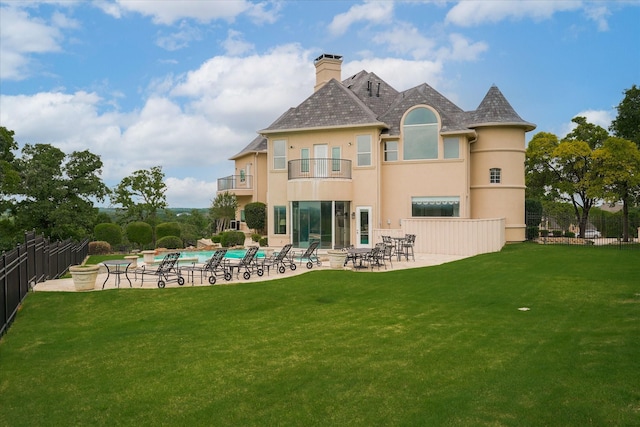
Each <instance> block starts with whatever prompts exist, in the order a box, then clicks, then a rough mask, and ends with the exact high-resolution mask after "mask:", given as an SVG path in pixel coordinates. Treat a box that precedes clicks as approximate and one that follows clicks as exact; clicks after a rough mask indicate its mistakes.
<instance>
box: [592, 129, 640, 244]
mask: <svg viewBox="0 0 640 427" xmlns="http://www.w3.org/2000/svg"><path fill="white" fill-rule="evenodd" d="M593 160H594V170H595V173H594V177H593V188H594V192H595V194H596V195H597V196H599V197H601V198H603V199H604V200H606V201H608V202H611V203H614V202H617V201H620V200H622V218H623V222H622V236H623V239H624V241H625V242H628V241H629V207H630V206H631V205H633V203H634V201H635V200H637V198H638V197H639V196H640V150H639V149H638V147H637V146H636V145H635V144H634V143H633V142H632V141H629V140H626V139H622V138H615V137H610V138H608V139H607V140H606V141H605V142H604V144H603V145H602V147H601V148H599V149H597V150H595V151H594V152H593Z"/></svg>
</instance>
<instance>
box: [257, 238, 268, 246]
mask: <svg viewBox="0 0 640 427" xmlns="http://www.w3.org/2000/svg"><path fill="white" fill-rule="evenodd" d="M258 244H259V245H260V246H269V240H268V239H267V238H266V237H263V238H261V239H260V243H258Z"/></svg>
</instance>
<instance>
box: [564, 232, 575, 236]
mask: <svg viewBox="0 0 640 427" xmlns="http://www.w3.org/2000/svg"><path fill="white" fill-rule="evenodd" d="M564 237H576V233H574V232H573V231H565V233H564Z"/></svg>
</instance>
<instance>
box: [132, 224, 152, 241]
mask: <svg viewBox="0 0 640 427" xmlns="http://www.w3.org/2000/svg"><path fill="white" fill-rule="evenodd" d="M126 233H127V238H128V239H129V241H130V242H131V243H137V244H138V245H140V246H144V245H148V244H149V243H151V241H152V240H153V229H152V228H151V226H150V225H149V224H147V223H146V222H142V221H135V222H132V223H129V225H127V230H126Z"/></svg>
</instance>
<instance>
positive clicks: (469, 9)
mask: <svg viewBox="0 0 640 427" xmlns="http://www.w3.org/2000/svg"><path fill="white" fill-rule="evenodd" d="M581 7H582V2H580V1H574V0H569V1H548V0H528V1H494V0H483V1H461V2H459V3H457V4H456V5H455V6H454V7H452V8H451V10H449V12H448V13H447V17H446V22H448V23H452V24H455V25H459V26H461V27H472V26H476V25H483V24H489V23H496V22H500V21H502V20H505V19H513V20H521V19H526V18H530V19H533V20H544V19H548V18H550V17H551V16H553V14H554V13H556V12H564V11H571V10H577V9H580V8H581Z"/></svg>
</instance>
